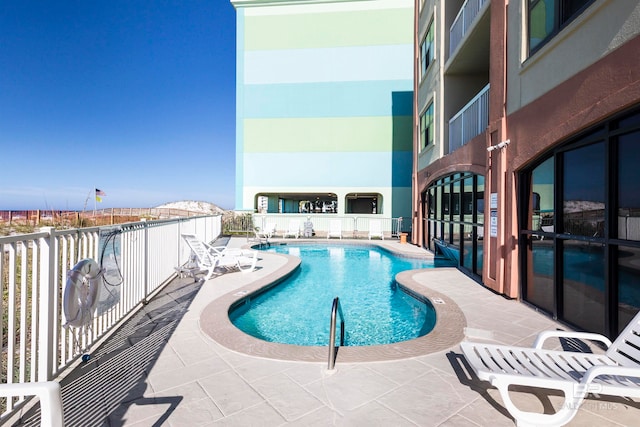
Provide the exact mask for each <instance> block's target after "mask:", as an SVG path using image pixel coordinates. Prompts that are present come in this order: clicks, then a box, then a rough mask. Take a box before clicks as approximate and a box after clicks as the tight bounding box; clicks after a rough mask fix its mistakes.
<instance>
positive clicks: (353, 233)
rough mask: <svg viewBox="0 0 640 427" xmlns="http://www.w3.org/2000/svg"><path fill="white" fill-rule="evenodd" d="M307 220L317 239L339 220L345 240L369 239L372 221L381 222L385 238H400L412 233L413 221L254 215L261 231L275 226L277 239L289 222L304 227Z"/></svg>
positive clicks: (349, 217) (358, 217)
mask: <svg viewBox="0 0 640 427" xmlns="http://www.w3.org/2000/svg"><path fill="white" fill-rule="evenodd" d="M307 218H309V220H310V221H311V222H312V223H313V231H314V232H315V233H316V237H325V236H326V235H327V232H328V231H329V223H330V221H331V220H334V219H339V220H340V221H341V224H342V235H343V237H345V238H367V237H368V233H369V222H370V221H371V220H379V221H381V225H382V231H383V233H384V235H385V238H391V237H398V236H399V234H400V233H401V232H407V231H410V228H411V221H410V220H409V219H404V221H403V219H402V217H400V218H390V217H382V216H377V215H356V214H352V215H348V216H338V215H332V214H254V215H253V224H254V227H257V228H259V229H261V230H263V229H265V228H266V226H267V224H275V226H276V235H275V236H276V237H281V236H282V234H283V233H284V232H285V231H287V230H289V222H290V221H291V220H294V219H296V220H298V221H299V224H300V227H302V226H303V224H304V223H305V221H307Z"/></svg>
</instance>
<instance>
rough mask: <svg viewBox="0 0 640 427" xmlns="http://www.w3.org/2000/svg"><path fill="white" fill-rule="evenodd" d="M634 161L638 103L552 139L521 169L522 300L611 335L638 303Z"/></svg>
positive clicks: (639, 174)
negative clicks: (557, 141)
mask: <svg viewBox="0 0 640 427" xmlns="http://www.w3.org/2000/svg"><path fill="white" fill-rule="evenodd" d="M638 162H640V111H636V112H635V113H631V114H627V115H625V116H622V117H619V118H613V119H611V120H608V121H607V122H605V123H602V124H601V125H599V126H596V127H594V128H593V130H592V131H591V132H588V133H585V134H583V135H581V136H579V137H576V138H575V139H572V140H571V141H569V142H568V143H567V144H563V145H561V146H558V147H557V148H555V149H554V150H552V151H551V152H550V153H548V155H547V157H545V159H544V161H542V162H540V163H538V164H537V165H535V166H534V167H532V168H531V169H529V170H528V171H526V172H525V173H523V174H522V176H521V178H522V179H521V182H522V183H525V184H524V188H523V191H522V192H521V194H522V197H521V202H520V212H523V215H522V218H521V220H522V221H521V223H522V224H524V227H523V229H522V230H521V239H520V241H521V242H522V246H521V248H522V250H521V251H520V255H521V260H520V261H521V266H522V271H523V272H524V274H522V275H521V278H522V291H523V292H522V294H523V297H524V299H525V300H526V301H528V302H529V303H531V304H533V305H535V306H537V307H539V308H541V309H543V310H545V311H547V312H549V313H550V314H552V315H554V316H557V317H558V319H560V320H562V321H565V322H568V323H571V324H573V325H575V326H577V327H578V328H579V329H583V330H586V331H590V332H598V333H603V334H605V335H608V336H609V337H611V338H615V336H617V335H618V333H619V332H620V331H621V330H622V329H623V328H624V327H625V326H626V325H627V323H628V322H629V321H630V320H631V318H633V317H634V316H635V314H636V313H638V311H640V263H638V260H639V259H640V196H638V191H637V182H638V180H640V169H639V168H638ZM616 308H617V310H616Z"/></svg>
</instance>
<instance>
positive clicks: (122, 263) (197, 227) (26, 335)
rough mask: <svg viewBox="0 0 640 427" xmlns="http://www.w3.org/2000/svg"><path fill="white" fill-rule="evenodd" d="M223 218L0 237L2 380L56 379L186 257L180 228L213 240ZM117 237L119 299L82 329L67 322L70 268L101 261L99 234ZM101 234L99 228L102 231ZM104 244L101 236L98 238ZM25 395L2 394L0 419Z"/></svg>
mask: <svg viewBox="0 0 640 427" xmlns="http://www.w3.org/2000/svg"><path fill="white" fill-rule="evenodd" d="M221 227H222V222H221V216H219V215H218V216H202V217H193V218H182V219H174V220H163V221H149V222H137V223H129V224H122V225H119V226H110V227H106V229H105V228H102V229H101V228H97V227H96V228H83V229H74V230H55V229H53V228H46V229H42V230H41V231H40V232H38V233H32V234H23V235H16V236H8V237H0V294H1V295H2V299H1V300H0V314H1V319H0V320H1V325H2V328H1V330H0V339H1V342H2V363H1V364H0V376H1V378H0V380H1V381H0V384H15V383H29V382H36V381H39V382H42V381H48V380H51V379H53V378H54V377H56V376H57V374H59V373H60V372H61V371H62V370H63V369H65V368H67V367H68V366H69V365H70V364H71V363H72V362H73V361H75V360H76V359H77V358H78V356H79V355H80V354H81V353H83V350H84V349H88V348H90V347H91V345H92V344H95V343H96V342H97V341H98V340H99V339H101V338H103V337H104V336H105V335H106V334H107V333H109V332H110V331H112V330H113V329H114V327H115V326H117V325H118V324H119V323H120V322H121V321H122V320H123V319H124V318H125V317H127V316H129V315H130V314H131V313H133V312H134V311H135V310H136V309H138V308H139V307H140V306H141V304H142V303H144V302H145V300H146V299H147V298H149V296H150V295H152V294H153V293H154V292H156V291H157V290H159V289H160V288H161V287H162V286H163V285H164V284H166V283H168V282H169V281H170V280H171V279H172V278H173V277H175V274H176V270H175V267H176V266H179V265H182V264H184V263H185V262H186V261H187V260H188V257H189V251H188V248H186V245H184V242H183V241H182V239H181V238H180V235H181V234H182V233H191V234H195V235H196V236H197V237H198V238H199V239H201V240H204V241H212V240H214V239H215V238H217V237H218V236H219V235H220V234H221ZM105 232H113V233H114V234H117V235H118V236H119V240H118V251H119V254H118V255H119V256H118V258H119V261H118V264H117V265H118V267H119V268H118V269H119V273H118V274H119V277H120V280H119V283H118V284H117V286H118V288H119V289H118V298H117V301H115V302H114V304H113V305H112V306H111V307H109V309H108V310H104V311H103V312H100V311H98V312H96V314H95V315H94V316H93V319H92V323H91V325H90V327H89V328H86V329H85V331H82V332H85V333H80V332H81V331H79V330H78V329H76V328H71V327H65V322H66V319H65V318H64V313H63V305H62V304H63V293H64V288H65V285H66V281H67V273H68V272H69V271H70V270H71V269H72V268H73V266H74V265H75V264H76V263H77V262H78V261H79V260H81V259H84V258H92V259H94V260H96V261H97V262H98V263H100V258H101V256H102V255H103V254H104V252H103V253H102V254H101V253H99V251H100V249H101V246H102V247H104V245H101V244H100V237H101V235H102V236H103V237H104V235H105ZM101 233H102V234H101ZM103 243H104V240H103ZM22 400H23V399H17V398H3V399H2V400H0V407H2V411H1V412H2V414H0V423H1V422H2V420H3V419H4V418H6V417H7V416H9V414H10V413H11V412H12V410H13V409H14V408H15V407H16V406H17V405H19V404H20V403H21V402H22Z"/></svg>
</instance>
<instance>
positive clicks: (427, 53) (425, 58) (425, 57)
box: [420, 21, 434, 80]
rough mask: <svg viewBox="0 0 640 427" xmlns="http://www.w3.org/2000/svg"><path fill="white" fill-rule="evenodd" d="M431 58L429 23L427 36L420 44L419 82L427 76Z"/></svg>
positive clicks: (431, 39)
mask: <svg viewBox="0 0 640 427" xmlns="http://www.w3.org/2000/svg"><path fill="white" fill-rule="evenodd" d="M433 58H434V52H433V21H431V23H430V24H429V29H428V30H427V34H425V36H424V38H423V39H422V43H420V80H422V79H423V78H424V76H426V75H427V68H429V65H431V63H432V62H433Z"/></svg>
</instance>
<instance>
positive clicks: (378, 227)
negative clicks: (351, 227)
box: [369, 219, 384, 240]
mask: <svg viewBox="0 0 640 427" xmlns="http://www.w3.org/2000/svg"><path fill="white" fill-rule="evenodd" d="M373 237H379V238H381V239H382V240H384V232H383V231H382V221H380V220H378V219H372V220H371V221H369V240H371V239H372V238H373Z"/></svg>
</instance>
